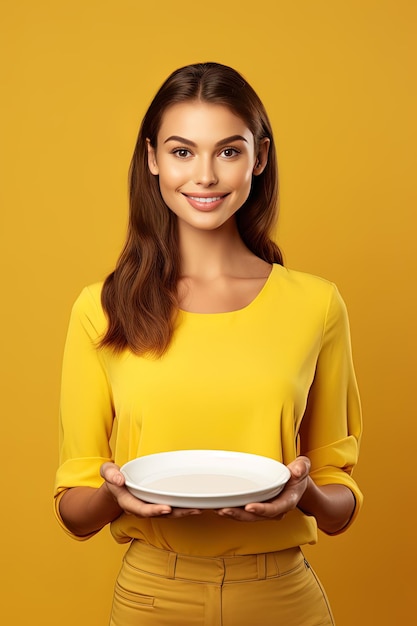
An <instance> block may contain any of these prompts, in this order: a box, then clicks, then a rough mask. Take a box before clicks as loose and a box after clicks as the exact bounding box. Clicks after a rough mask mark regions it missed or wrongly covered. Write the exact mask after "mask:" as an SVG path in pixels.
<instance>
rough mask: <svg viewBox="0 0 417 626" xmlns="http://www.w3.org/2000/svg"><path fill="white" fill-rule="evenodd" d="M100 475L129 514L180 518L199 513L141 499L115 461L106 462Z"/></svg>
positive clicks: (104, 486)
mask: <svg viewBox="0 0 417 626" xmlns="http://www.w3.org/2000/svg"><path fill="white" fill-rule="evenodd" d="M100 475H101V477H102V478H104V481H105V482H104V484H103V488H104V489H107V491H108V493H109V494H110V495H111V496H112V498H113V499H114V500H115V502H117V504H118V506H119V507H120V509H121V510H122V511H124V513H127V514H128V515H136V517H161V516H163V517H168V518H180V517H186V516H188V515H198V514H200V513H201V511H200V510H199V509H182V508H176V507H171V506H169V505H167V504H150V503H148V502H144V501H143V500H139V498H136V497H135V496H134V495H132V494H131V493H130V491H129V490H128V489H127V487H126V486H125V477H124V476H123V474H122V472H121V471H120V468H119V466H118V465H116V464H115V463H110V462H106V463H103V465H102V466H101V468H100Z"/></svg>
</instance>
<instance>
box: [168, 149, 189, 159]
mask: <svg viewBox="0 0 417 626" xmlns="http://www.w3.org/2000/svg"><path fill="white" fill-rule="evenodd" d="M172 154H175V156H177V157H178V158H180V159H186V158H187V157H189V156H190V155H191V152H190V151H189V150H187V149H186V148H176V149H175V150H173V151H172Z"/></svg>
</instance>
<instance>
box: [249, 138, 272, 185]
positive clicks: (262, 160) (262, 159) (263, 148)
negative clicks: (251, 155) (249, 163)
mask: <svg viewBox="0 0 417 626" xmlns="http://www.w3.org/2000/svg"><path fill="white" fill-rule="evenodd" d="M270 143H271V142H270V140H269V139H268V137H264V138H263V139H261V141H260V142H259V146H258V153H257V155H256V161H255V165H254V167H253V174H254V176H259V174H262V172H263V171H264V169H265V167H266V164H267V163H268V152H269V144H270Z"/></svg>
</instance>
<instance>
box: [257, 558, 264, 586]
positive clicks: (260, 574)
mask: <svg viewBox="0 0 417 626" xmlns="http://www.w3.org/2000/svg"><path fill="white" fill-rule="evenodd" d="M256 558H257V561H258V563H257V565H258V580H264V579H265V578H266V554H257V555H256Z"/></svg>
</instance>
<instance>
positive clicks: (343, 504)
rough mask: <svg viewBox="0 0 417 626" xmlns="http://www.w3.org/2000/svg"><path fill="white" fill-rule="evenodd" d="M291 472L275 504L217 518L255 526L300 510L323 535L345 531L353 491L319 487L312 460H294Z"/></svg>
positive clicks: (249, 506) (224, 511) (227, 510)
mask: <svg viewBox="0 0 417 626" xmlns="http://www.w3.org/2000/svg"><path fill="white" fill-rule="evenodd" d="M288 469H289V470H290V472H291V478H290V479H289V481H288V483H287V485H286V486H285V489H284V490H283V491H282V492H281V493H280V494H279V496H278V497H277V498H275V499H274V500H272V501H270V502H256V503H251V504H247V505H246V506H245V507H244V508H225V509H221V510H220V511H218V514H219V515H222V516H227V517H232V518H233V519H236V520H237V521H242V522H256V521H262V520H263V521H265V520H271V519H282V518H283V517H284V515H285V514H286V513H288V512H289V511H292V510H294V509H295V508H297V507H298V508H299V509H301V510H302V511H303V513H306V514H307V515H313V516H314V517H315V518H316V520H317V525H318V527H319V528H320V529H321V530H323V531H324V532H326V533H328V534H332V533H336V532H338V531H340V530H342V528H343V527H344V526H346V524H347V523H348V522H349V520H350V518H351V516H352V514H353V511H354V510H355V498H354V495H353V493H352V492H351V490H350V489H349V488H348V487H345V486H344V485H336V484H333V485H323V486H320V487H319V486H317V485H316V484H315V483H314V482H313V480H312V479H311V478H310V476H309V471H310V460H309V459H308V458H307V457H305V456H300V457H298V458H297V459H295V461H293V462H292V463H290V464H289V465H288Z"/></svg>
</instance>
